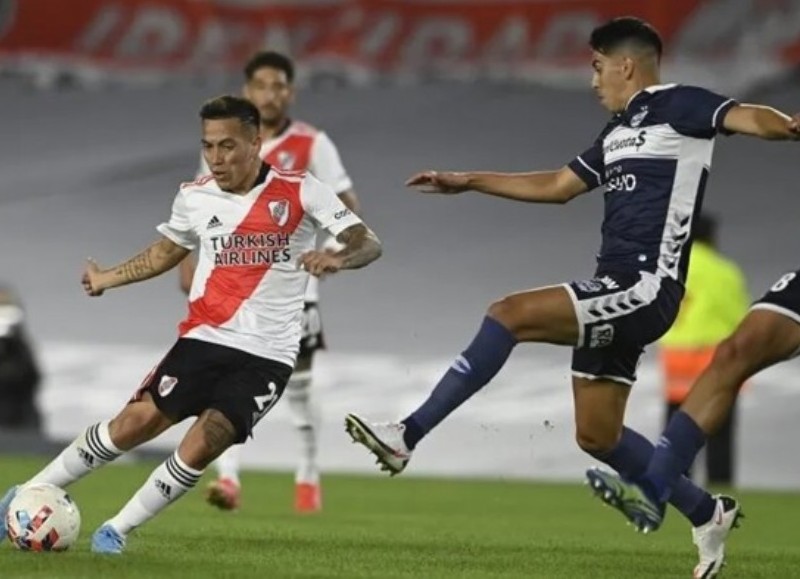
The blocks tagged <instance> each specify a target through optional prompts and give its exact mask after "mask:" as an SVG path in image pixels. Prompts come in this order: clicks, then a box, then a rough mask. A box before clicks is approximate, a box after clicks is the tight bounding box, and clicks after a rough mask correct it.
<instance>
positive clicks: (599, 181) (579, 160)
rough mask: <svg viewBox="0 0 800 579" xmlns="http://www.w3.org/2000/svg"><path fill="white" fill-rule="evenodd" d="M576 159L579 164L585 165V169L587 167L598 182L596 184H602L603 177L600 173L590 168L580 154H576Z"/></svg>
mask: <svg viewBox="0 0 800 579" xmlns="http://www.w3.org/2000/svg"><path fill="white" fill-rule="evenodd" d="M577 159H578V162H579V163H580V164H581V165H583V166H584V167H586V169H588V170H589V171H591V172H592V173H593V174H594V176H595V178H596V179H597V184H598V185H602V184H603V179H602V178H601V177H600V173H598V172H597V171H595V170H594V169H592V168H591V167H590V166H589V165H587V164H586V161H584V160H583V159H581V156H580V155H578V157H577Z"/></svg>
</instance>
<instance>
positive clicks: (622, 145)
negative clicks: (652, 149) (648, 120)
mask: <svg viewBox="0 0 800 579" xmlns="http://www.w3.org/2000/svg"><path fill="white" fill-rule="evenodd" d="M646 135H647V131H645V130H641V131H639V132H638V133H636V134H635V135H632V136H630V137H622V138H620V139H612V140H610V141H608V142H606V143H605V144H604V145H603V154H605V155H608V154H609V153H613V152H615V151H619V150H620V149H634V150H635V151H638V150H639V149H641V148H642V146H643V145H644V144H645V143H646V142H647V139H646V138H645V137H646Z"/></svg>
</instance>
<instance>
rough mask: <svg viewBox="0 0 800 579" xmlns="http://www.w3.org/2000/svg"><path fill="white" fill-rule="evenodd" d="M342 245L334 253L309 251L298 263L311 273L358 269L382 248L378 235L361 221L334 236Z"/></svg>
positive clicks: (378, 254) (373, 258) (381, 250)
mask: <svg viewBox="0 0 800 579" xmlns="http://www.w3.org/2000/svg"><path fill="white" fill-rule="evenodd" d="M336 241H337V242H339V243H340V244H341V245H344V247H343V248H342V249H341V250H340V251H337V252H335V253H328V252H322V251H309V252H308V253H305V254H303V256H302V257H301V258H300V263H301V264H302V265H303V267H304V268H305V269H306V270H307V271H308V272H309V273H310V274H311V275H316V276H322V275H325V274H329V273H335V272H337V271H339V270H340V269H358V268H361V267H364V266H365V265H368V264H370V263H372V262H373V261H375V260H376V259H378V258H379V257H380V256H381V253H383V248H382V246H381V242H380V240H379V239H378V236H377V235H375V233H373V231H372V230H371V229H369V228H368V227H367V226H366V225H364V224H363V223H357V224H355V225H351V226H350V227H348V228H347V229H345V230H344V231H342V232H340V233H339V234H338V235H337V236H336Z"/></svg>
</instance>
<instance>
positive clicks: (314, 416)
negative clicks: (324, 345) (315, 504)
mask: <svg viewBox="0 0 800 579" xmlns="http://www.w3.org/2000/svg"><path fill="white" fill-rule="evenodd" d="M286 398H287V400H288V402H289V410H290V411H291V413H292V418H293V419H294V425H295V427H297V431H298V433H299V434H300V464H298V466H297V472H296V473H295V482H296V483H310V484H319V466H318V465H317V450H318V449H317V437H318V434H319V423H320V413H319V408H318V407H317V404H315V399H314V397H313V396H312V395H311V374H310V372H302V373H299V372H298V373H295V374H293V375H292V377H291V379H290V380H289V383H288V384H287V385H286Z"/></svg>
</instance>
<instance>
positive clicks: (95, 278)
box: [81, 257, 105, 296]
mask: <svg viewBox="0 0 800 579" xmlns="http://www.w3.org/2000/svg"><path fill="white" fill-rule="evenodd" d="M81 284H83V290H84V291H85V292H86V293H87V295H90V296H101V295H103V291H105V288H104V287H102V285H101V284H100V268H99V267H98V266H97V263H96V262H95V261H94V260H93V259H92V258H91V257H90V258H89V259H87V260H86V269H85V270H84V271H83V277H82V278H81Z"/></svg>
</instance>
